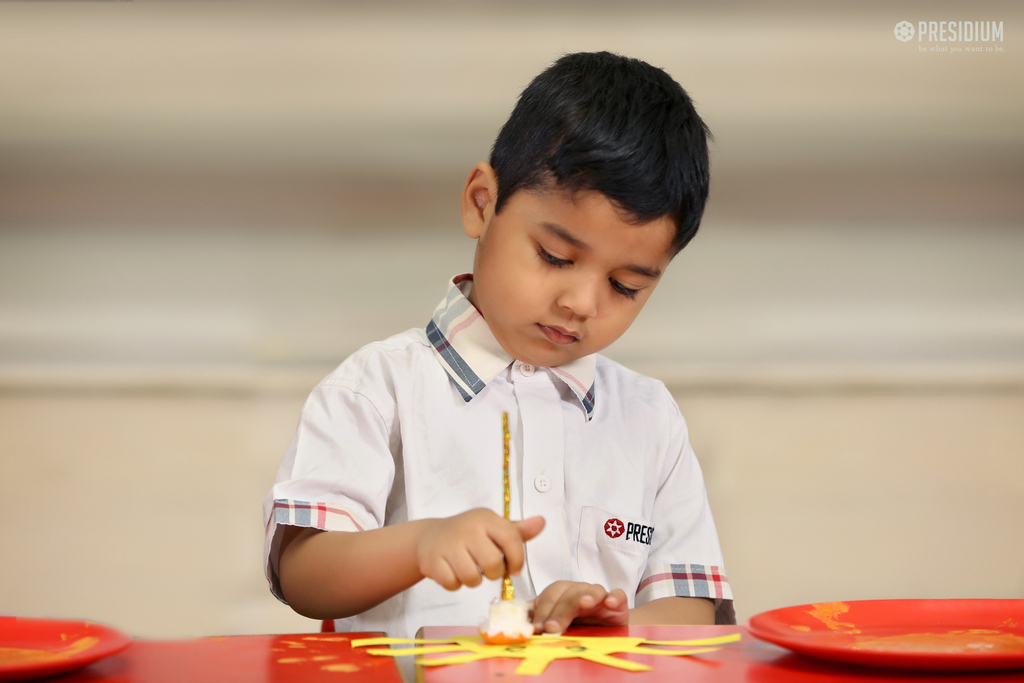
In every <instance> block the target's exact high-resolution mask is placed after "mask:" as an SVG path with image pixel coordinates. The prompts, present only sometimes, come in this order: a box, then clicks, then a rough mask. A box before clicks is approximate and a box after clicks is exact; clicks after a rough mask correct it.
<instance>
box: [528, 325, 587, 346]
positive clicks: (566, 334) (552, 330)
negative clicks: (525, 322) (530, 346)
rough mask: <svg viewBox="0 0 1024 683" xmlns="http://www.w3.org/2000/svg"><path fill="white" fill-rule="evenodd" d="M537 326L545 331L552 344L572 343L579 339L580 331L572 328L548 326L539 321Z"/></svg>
mask: <svg viewBox="0 0 1024 683" xmlns="http://www.w3.org/2000/svg"><path fill="white" fill-rule="evenodd" d="M537 327H539V328H540V331H541V332H543V333H544V336H545V337H547V338H548V341H550V342H551V343H552V344H561V345H566V344H572V343H574V342H576V341H579V338H580V337H579V333H577V332H573V331H571V330H566V329H562V328H561V327H548V326H547V325H541V324H540V323H537Z"/></svg>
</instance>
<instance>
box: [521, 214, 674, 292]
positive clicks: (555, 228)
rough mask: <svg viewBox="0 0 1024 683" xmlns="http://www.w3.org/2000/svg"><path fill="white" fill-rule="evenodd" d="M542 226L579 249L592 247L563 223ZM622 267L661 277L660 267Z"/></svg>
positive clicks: (644, 274) (633, 265) (634, 271)
mask: <svg viewBox="0 0 1024 683" xmlns="http://www.w3.org/2000/svg"><path fill="white" fill-rule="evenodd" d="M541 227H543V228H544V229H545V230H547V231H548V232H550V233H551V234H552V235H554V236H555V237H557V238H559V239H561V240H563V241H565V242H568V243H569V244H570V245H572V246H574V247H576V248H577V249H590V245H589V244H587V243H586V242H584V241H583V240H581V239H579V238H578V237H576V236H575V235H573V234H572V233H571V232H569V231H568V230H566V229H565V228H563V227H562V226H561V225H558V224H557V223H548V222H543V223H541ZM622 268H623V270H628V271H630V272H632V273H636V274H637V275H643V276H644V277H649V278H651V279H652V280H657V279H658V278H659V277H661V269H660V268H647V267H645V266H638V265H635V264H630V265H628V266H622Z"/></svg>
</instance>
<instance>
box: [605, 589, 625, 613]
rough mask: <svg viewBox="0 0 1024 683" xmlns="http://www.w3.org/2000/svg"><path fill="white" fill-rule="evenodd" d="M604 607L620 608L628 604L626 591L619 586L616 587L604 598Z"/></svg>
mask: <svg viewBox="0 0 1024 683" xmlns="http://www.w3.org/2000/svg"><path fill="white" fill-rule="evenodd" d="M604 604H605V607H607V608H608V609H614V610H622V609H625V608H626V605H628V604H629V600H628V599H627V598H626V591H624V590H622V589H621V588H616V589H615V590H613V591H612V592H611V593H609V594H608V595H606V596H605V598H604Z"/></svg>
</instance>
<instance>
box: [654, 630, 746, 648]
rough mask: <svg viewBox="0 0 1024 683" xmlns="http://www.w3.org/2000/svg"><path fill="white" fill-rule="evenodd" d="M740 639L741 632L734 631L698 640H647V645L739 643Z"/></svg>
mask: <svg viewBox="0 0 1024 683" xmlns="http://www.w3.org/2000/svg"><path fill="white" fill-rule="evenodd" d="M739 640H740V634H739V633H732V634H730V635H727V636H718V637H715V638H698V639H697V640H646V641H644V644H645V645H690V646H695V647H696V646H700V645H724V644H725V643H737V642H739Z"/></svg>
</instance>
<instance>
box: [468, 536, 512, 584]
mask: <svg viewBox="0 0 1024 683" xmlns="http://www.w3.org/2000/svg"><path fill="white" fill-rule="evenodd" d="M485 540H486V542H485V543H476V544H474V545H473V546H472V547H470V549H469V552H470V555H472V557H473V561H474V562H475V563H476V565H477V566H478V567H479V568H480V569H481V570H482V571H483V573H484V576H486V577H487V578H488V579H500V578H501V577H502V576H504V575H505V555H504V554H503V553H502V552H501V550H500V549H499V548H498V547H497V546H495V545H494V543H492V542H491V541H490V539H485Z"/></svg>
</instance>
